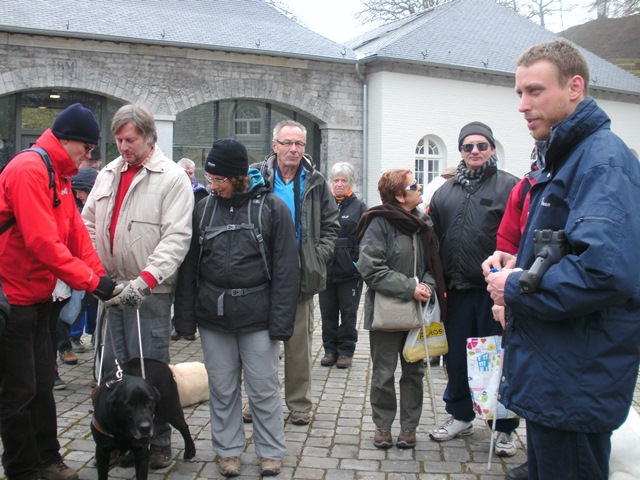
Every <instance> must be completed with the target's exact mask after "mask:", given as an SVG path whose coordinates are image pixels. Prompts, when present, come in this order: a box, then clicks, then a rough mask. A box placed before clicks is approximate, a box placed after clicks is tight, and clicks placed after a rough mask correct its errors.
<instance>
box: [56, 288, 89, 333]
mask: <svg viewBox="0 0 640 480" xmlns="http://www.w3.org/2000/svg"><path fill="white" fill-rule="evenodd" d="M83 299H84V290H71V297H70V298H69V301H68V302H67V303H66V304H65V305H64V307H62V309H61V310H60V320H62V321H63V322H64V323H66V324H68V325H73V322H75V321H76V319H77V318H78V315H80V312H81V311H82V300H83Z"/></svg>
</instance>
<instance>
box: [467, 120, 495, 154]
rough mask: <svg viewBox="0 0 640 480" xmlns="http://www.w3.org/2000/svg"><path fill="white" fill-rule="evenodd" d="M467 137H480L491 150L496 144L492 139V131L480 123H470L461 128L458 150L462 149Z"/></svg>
mask: <svg viewBox="0 0 640 480" xmlns="http://www.w3.org/2000/svg"><path fill="white" fill-rule="evenodd" d="M469 135H482V136H483V137H484V138H486V139H487V140H488V141H489V143H490V144H491V146H492V147H493V148H496V142H495V140H494V139H493V131H492V130H491V128H490V127H489V126H488V125H485V124H484V123H482V122H471V123H467V124H466V125H465V126H464V127H462V130H460V135H458V150H460V149H461V148H462V143H463V142H464V139H465V138H467V137H468V136H469Z"/></svg>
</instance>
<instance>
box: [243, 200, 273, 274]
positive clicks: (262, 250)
mask: <svg viewBox="0 0 640 480" xmlns="http://www.w3.org/2000/svg"><path fill="white" fill-rule="evenodd" d="M259 197H260V207H259V208H258V233H256V229H255V227H253V228H252V229H251V232H252V233H253V238H255V239H256V242H258V248H259V249H260V255H262V264H263V266H264V271H265V272H266V274H267V278H268V279H269V281H271V272H270V271H269V264H268V263H267V252H266V251H265V248H264V238H263V236H262V206H263V205H264V199H265V198H266V197H267V196H266V195H259ZM255 201H256V202H257V201H258V199H257V198H256V199H255ZM253 202H254V200H250V201H249V208H248V217H249V224H251V225H253V222H251V204H252V203H253Z"/></svg>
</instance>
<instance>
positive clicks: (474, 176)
mask: <svg viewBox="0 0 640 480" xmlns="http://www.w3.org/2000/svg"><path fill="white" fill-rule="evenodd" d="M497 168H498V159H497V158H496V156H495V155H492V156H491V158H490V159H489V160H488V161H487V162H485V163H484V164H483V165H482V166H481V167H480V168H476V169H475V170H471V169H470V168H468V167H467V164H466V163H465V161H464V160H460V163H459V164H458V168H457V169H456V182H458V183H461V184H462V186H463V187H469V188H472V189H473V188H474V187H475V186H476V185H477V184H478V182H480V179H481V178H482V176H483V175H484V174H485V172H487V171H495V170H496V169H497Z"/></svg>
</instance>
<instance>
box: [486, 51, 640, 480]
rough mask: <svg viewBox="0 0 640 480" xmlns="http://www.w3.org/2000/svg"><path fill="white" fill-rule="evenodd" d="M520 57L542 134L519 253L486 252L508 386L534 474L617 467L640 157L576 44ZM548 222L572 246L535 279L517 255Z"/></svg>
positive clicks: (628, 378)
mask: <svg viewBox="0 0 640 480" xmlns="http://www.w3.org/2000/svg"><path fill="white" fill-rule="evenodd" d="M517 64H518V69H517V71H516V92H517V93H518V95H519V96H520V106H519V110H520V111H521V112H522V113H523V114H524V118H525V120H526V122H527V127H528V128H529V130H530V131H531V135H532V136H533V137H534V139H536V140H542V141H543V142H542V144H541V145H540V151H539V158H538V167H539V171H538V174H537V179H536V183H535V184H534V185H533V186H532V187H531V191H530V195H531V202H530V210H529V217H528V220H527V223H526V226H525V230H524V233H523V236H522V241H521V243H520V247H519V250H518V255H517V258H516V257H514V256H511V255H508V254H506V253H503V252H496V253H495V254H494V255H493V256H492V257H489V259H487V260H486V261H485V262H484V263H483V271H484V273H485V276H486V281H487V283H488V287H487V289H488V290H489V292H490V293H491V297H492V299H493V300H494V302H495V303H496V305H503V306H506V308H507V325H506V336H507V340H506V350H505V358H504V374H503V378H502V383H501V386H500V398H501V401H502V402H503V403H504V404H505V406H506V407H507V408H509V409H511V410H513V411H514V412H516V413H518V414H519V415H521V416H522V417H524V418H526V419H527V448H528V465H529V478H530V479H537V478H539V479H552V478H580V479H592V478H593V479H601V478H608V476H609V455H610V453H611V441H610V436H611V432H612V431H613V430H614V429H616V428H617V427H619V426H620V425H621V424H622V423H623V422H624V420H625V418H626V416H627V413H628V412H629V407H630V405H631V401H632V395H633V390H634V388H635V385H636V382H637V378H638V364H639V361H640V285H639V284H638V270H637V265H638V264H640V249H638V242H639V241H640V217H638V215H637V213H636V212H634V209H636V208H637V205H639V204H640V164H639V163H638V159H637V158H635V156H634V155H633V154H632V153H631V151H630V150H629V148H628V147H627V146H626V145H625V144H624V142H622V140H620V138H618V137H617V136H616V135H614V134H613V133H612V132H611V130H610V120H609V118H608V117H607V115H606V114H605V112H604V111H603V110H602V109H600V107H598V105H597V104H596V102H595V101H594V100H593V98H591V97H589V96H588V83H589V68H588V65H587V62H586V60H585V59H584V57H583V56H582V54H581V53H580V52H579V51H578V50H577V49H576V48H575V47H574V46H573V45H571V44H570V43H568V42H566V41H563V40H558V41H553V42H550V43H546V44H542V45H536V46H533V47H531V48H530V49H528V50H527V51H525V52H524V53H523V54H522V55H521V56H520V58H519V59H518V62H517ZM546 229H548V230H551V231H559V230H563V231H564V234H565V235H566V246H565V249H566V255H564V256H563V257H561V258H559V260H558V261H557V262H556V263H554V264H552V265H551V266H550V267H549V268H548V270H547V271H546V273H544V275H543V276H542V278H541V281H540V284H539V286H538V287H537V289H535V290H533V291H526V290H524V289H523V288H522V287H521V286H520V283H519V280H520V279H521V277H522V275H523V272H521V271H518V270H515V271H514V270H513V267H517V268H521V269H524V270H527V269H529V268H530V267H531V266H532V264H533V263H534V260H535V253H536V251H535V243H534V232H535V230H546ZM492 267H495V268H498V269H499V270H502V271H500V272H498V273H490V268H492Z"/></svg>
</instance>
